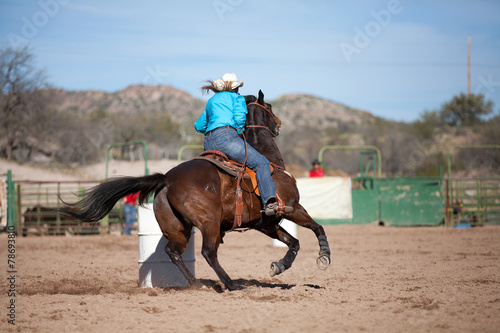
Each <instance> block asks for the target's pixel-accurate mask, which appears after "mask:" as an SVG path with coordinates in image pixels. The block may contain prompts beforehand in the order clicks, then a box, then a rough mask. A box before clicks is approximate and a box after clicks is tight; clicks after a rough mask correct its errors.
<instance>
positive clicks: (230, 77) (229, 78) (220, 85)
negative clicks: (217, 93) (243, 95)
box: [214, 73, 241, 90]
mask: <svg viewBox="0 0 500 333" xmlns="http://www.w3.org/2000/svg"><path fill="white" fill-rule="evenodd" d="M226 82H232V83H231V88H232V89H236V88H238V87H239V86H240V85H241V82H238V78H237V77H236V74H234V73H226V74H224V75H223V76H222V79H218V80H215V81H214V86H215V87H216V88H217V89H218V90H223V89H224V87H225V86H226Z"/></svg>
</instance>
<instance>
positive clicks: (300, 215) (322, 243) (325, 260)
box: [285, 203, 331, 269]
mask: <svg viewBox="0 0 500 333" xmlns="http://www.w3.org/2000/svg"><path fill="white" fill-rule="evenodd" d="M293 208H294V209H293V212H292V213H289V214H286V215H285V218H286V219H287V220H290V221H292V222H294V223H296V224H297V225H300V226H302V227H304V228H307V229H311V230H312V231H313V232H314V234H315V235H316V237H317V238H318V243H319V257H318V259H316V263H317V264H318V267H319V268H320V269H327V268H328V266H330V263H331V261H330V245H329V244H328V240H327V238H326V234H325V230H324V229H323V227H322V226H321V225H319V224H318V223H316V221H314V220H313V218H312V217H311V216H310V215H309V213H307V211H306V210H305V209H304V207H302V205H300V204H298V203H297V204H295V205H294V207H293Z"/></svg>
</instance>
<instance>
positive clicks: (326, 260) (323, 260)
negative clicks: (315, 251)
mask: <svg viewBox="0 0 500 333" xmlns="http://www.w3.org/2000/svg"><path fill="white" fill-rule="evenodd" d="M316 263H317V264H318V267H319V269H322V270H325V269H327V268H328V266H330V256H328V255H326V254H324V255H322V256H320V257H319V258H318V259H316Z"/></svg>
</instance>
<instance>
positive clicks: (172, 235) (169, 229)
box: [153, 191, 197, 285]
mask: <svg viewBox="0 0 500 333" xmlns="http://www.w3.org/2000/svg"><path fill="white" fill-rule="evenodd" d="M162 192H163V191H162ZM162 194H163V193H160V195H158V196H156V198H155V201H154V205H153V206H154V211H155V217H156V220H157V221H158V224H159V225H160V229H161V230H162V232H163V235H164V236H165V237H166V238H167V239H168V243H167V246H166V247H165V252H166V253H167V254H168V256H169V257H170V260H172V262H173V263H174V264H175V266H177V268H178V269H179V271H180V272H181V273H182V274H183V275H184V277H185V278H186V280H187V281H188V283H189V285H196V284H197V281H196V278H195V277H194V275H193V274H192V273H191V271H190V270H189V269H188V268H187V267H186V264H185V263H184V261H183V260H182V257H181V254H182V253H183V252H184V250H185V249H186V247H187V245H188V243H189V238H190V237H191V230H192V227H191V226H188V225H186V224H183V223H182V222H181V221H180V220H179V219H178V218H177V217H176V216H175V214H174V213H173V212H172V209H171V207H170V204H169V202H168V199H167V197H166V195H162Z"/></svg>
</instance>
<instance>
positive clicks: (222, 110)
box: [194, 73, 290, 216]
mask: <svg viewBox="0 0 500 333" xmlns="http://www.w3.org/2000/svg"><path fill="white" fill-rule="evenodd" d="M206 82H207V83H208V85H206V86H203V87H201V90H202V92H203V93H208V92H209V91H213V92H214V93H215V95H214V96H212V97H211V98H210V99H209V100H208V102H207V105H206V107H205V110H204V111H203V113H202V114H201V116H200V118H198V120H197V121H196V122H195V123H194V127H195V129H196V131H197V132H199V133H202V134H204V135H205V139H204V150H205V151H207V150H218V151H221V152H223V153H224V154H226V156H227V157H228V158H229V159H231V160H234V161H236V162H239V163H243V162H244V161H245V153H246V154H247V161H246V165H247V166H248V167H250V168H251V169H254V170H255V174H256V178H257V184H258V186H259V192H260V197H261V200H262V204H263V205H264V209H263V212H264V213H265V214H266V215H267V216H272V215H274V214H276V212H277V211H278V203H277V202H276V188H275V186H274V182H273V179H272V178H271V168H270V166H269V161H268V160H267V158H265V157H264V156H263V155H262V154H260V153H259V152H258V151H257V150H255V149H254V148H253V147H252V146H250V145H249V144H247V145H246V151H245V141H243V139H242V138H240V137H239V136H238V133H243V128H244V127H245V122H246V115H247V112H248V111H247V105H246V102H245V98H244V97H243V96H241V95H239V94H238V90H239V88H240V87H242V86H243V82H238V79H237V78H236V75H235V74H234V73H230V74H229V73H226V74H224V75H223V76H222V79H218V80H215V81H211V80H209V81H206ZM285 211H290V208H289V207H286V210H285Z"/></svg>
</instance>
